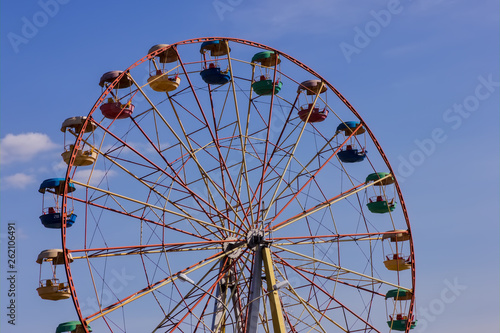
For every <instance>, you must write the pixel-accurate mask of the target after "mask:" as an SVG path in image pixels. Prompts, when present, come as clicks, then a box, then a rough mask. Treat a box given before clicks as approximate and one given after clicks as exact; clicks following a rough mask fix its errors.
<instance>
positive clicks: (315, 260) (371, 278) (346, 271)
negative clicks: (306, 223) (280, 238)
mask: <svg viewBox="0 0 500 333" xmlns="http://www.w3.org/2000/svg"><path fill="white" fill-rule="evenodd" d="M273 247H275V248H277V249H279V250H282V251H284V252H287V253H289V254H292V255H294V256H297V257H299V258H303V259H306V260H307V261H310V262H312V263H317V264H321V265H324V266H326V267H331V268H332V269H333V270H334V271H340V272H342V273H343V274H353V275H355V276H360V277H362V278H365V279H367V280H368V281H372V283H373V282H377V283H380V284H384V285H388V286H391V287H395V288H400V289H404V290H408V291H409V289H408V288H406V287H403V286H400V285H397V284H395V283H392V282H389V281H384V280H381V279H378V278H376V277H374V276H370V275H366V274H363V273H360V272H356V271H354V270H351V269H348V268H346V267H342V266H339V265H335V264H334V263H331V262H326V261H324V260H320V259H318V258H314V257H311V256H309V255H306V254H302V253H300V252H297V251H293V250H291V249H287V248H286V247H283V246H279V245H274V246H273ZM275 255H276V254H275ZM283 262H286V261H283ZM290 267H291V268H292V269H294V267H293V266H292V265H291V266H290Z"/></svg>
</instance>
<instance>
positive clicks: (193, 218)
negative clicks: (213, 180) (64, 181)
mask: <svg viewBox="0 0 500 333" xmlns="http://www.w3.org/2000/svg"><path fill="white" fill-rule="evenodd" d="M71 182H72V183H74V184H77V185H80V186H84V187H87V188H89V189H92V190H95V191H98V192H102V193H105V194H106V195H107V196H110V197H114V198H120V199H123V200H127V201H130V202H133V203H136V204H139V205H141V206H142V207H148V208H150V209H152V210H157V211H160V212H162V213H168V214H172V215H175V216H179V217H181V218H184V219H186V220H189V221H195V222H197V223H199V224H200V225H201V226H204V227H207V228H208V227H212V228H213V229H207V230H211V231H212V232H215V231H220V232H222V231H225V232H226V233H227V234H235V235H237V234H236V233H235V231H233V230H230V229H227V228H224V227H222V226H220V225H217V224H215V223H210V222H206V221H203V220H200V219H198V218H196V217H194V216H189V215H185V214H182V213H179V212H175V211H172V210H169V209H166V208H163V207H159V206H156V205H152V204H150V203H147V202H144V201H140V200H136V199H133V198H129V197H126V196H124V195H121V194H118V193H113V192H111V191H107V190H104V189H101V188H98V187H95V186H91V185H88V184H84V183H80V182H78V181H76V180H73V179H72V180H71Z"/></svg>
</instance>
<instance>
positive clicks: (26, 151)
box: [0, 132, 58, 165]
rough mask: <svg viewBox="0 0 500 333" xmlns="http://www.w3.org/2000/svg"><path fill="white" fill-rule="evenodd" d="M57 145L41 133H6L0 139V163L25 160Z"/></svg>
mask: <svg viewBox="0 0 500 333" xmlns="http://www.w3.org/2000/svg"><path fill="white" fill-rule="evenodd" d="M57 147H58V145H57V144H55V143H54V142H52V141H51V140H50V138H49V137H48V135H46V134H43V133H32V132H31V133H21V134H11V133H9V134H7V135H6V136H5V137H3V138H2V139H0V164H3V165H6V164H11V163H15V162H27V161H30V160H32V159H33V158H34V157H35V156H37V155H38V154H41V153H44V152H47V151H51V150H53V149H55V148H57Z"/></svg>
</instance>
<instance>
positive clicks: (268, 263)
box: [262, 246, 286, 333]
mask: <svg viewBox="0 0 500 333" xmlns="http://www.w3.org/2000/svg"><path fill="white" fill-rule="evenodd" d="M262 259H263V261H264V271H265V272H266V281H267V290H268V295H269V303H270V305H271V316H272V318H273V329H274V333H285V332H286V330H285V320H284V319H283V309H282V308H281V302H280V298H279V295H278V291H277V290H274V289H273V286H274V285H275V284H276V278H275V276H274V269H273V261H272V259H271V250H270V249H269V248H268V247H266V246H264V247H263V248H262Z"/></svg>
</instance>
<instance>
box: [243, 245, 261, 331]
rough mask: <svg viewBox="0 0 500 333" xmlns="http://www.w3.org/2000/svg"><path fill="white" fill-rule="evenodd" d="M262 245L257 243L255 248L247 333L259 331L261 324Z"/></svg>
mask: <svg viewBox="0 0 500 333" xmlns="http://www.w3.org/2000/svg"><path fill="white" fill-rule="evenodd" d="M262 247H263V246H262V245H257V246H256V248H255V256H254V262H253V268H252V281H251V282H250V295H249V297H248V315H247V333H257V327H258V324H259V306H260V299H259V298H260V292H261V290H262Z"/></svg>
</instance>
